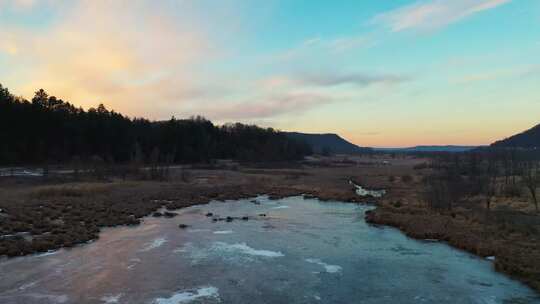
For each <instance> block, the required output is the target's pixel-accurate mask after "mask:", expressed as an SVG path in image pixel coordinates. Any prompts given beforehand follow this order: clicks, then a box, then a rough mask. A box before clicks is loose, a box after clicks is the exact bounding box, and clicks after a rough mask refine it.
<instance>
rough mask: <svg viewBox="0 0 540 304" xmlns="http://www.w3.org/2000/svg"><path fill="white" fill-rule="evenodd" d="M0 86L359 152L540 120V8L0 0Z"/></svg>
mask: <svg viewBox="0 0 540 304" xmlns="http://www.w3.org/2000/svg"><path fill="white" fill-rule="evenodd" d="M0 83H1V84H2V85H3V86H5V87H8V88H9V89H10V91H11V92H12V93H14V94H15V95H22V96H24V97H26V98H31V97H32V95H33V92H34V91H36V89H39V88H43V89H45V90H46V91H47V92H49V93H50V94H52V95H55V96H57V97H60V98H62V99H64V100H67V101H70V102H72V103H74V104H76V105H80V106H83V107H84V108H89V107H92V106H97V105H98V104H99V103H104V104H105V105H106V106H107V107H108V108H111V109H114V110H116V111H118V112H121V113H125V114H127V115H129V116H143V117H147V118H151V119H168V118H170V117H171V116H173V115H174V116H175V117H177V118H182V117H188V116H191V115H196V114H201V115H203V116H205V117H207V118H209V119H212V120H213V121H215V122H216V123H225V122H232V121H240V122H245V123H255V124H258V125H261V126H268V127H274V128H277V129H281V130H287V131H289V130H295V131H301V132H310V133H339V134H340V135H342V136H343V137H345V138H347V139H349V140H350V141H352V142H354V143H356V144H358V145H361V146H386V147H397V146H412V145H430V144H437V145H438V144H464V145H468V144H472V145H476V144H488V143H490V142H492V141H494V140H496V139H500V138H503V137H506V136H509V135H512V134H514V133H516V132H520V131H523V130H525V129H528V128H530V127H532V126H533V125H536V124H538V123H540V1H538V0H425V1H407V0H376V1H375V0H372V1H368V0H349V1H345V0H342V1H327V0H309V1H308V0H305V1H300V0H264V1H263V0H261V1H258V0H249V1H248V0H243V1H242V0H192V1H188V0H184V1H181V0H178V1H138V0H130V1H127V0H126V1H120V0H117V1H100V0H92V1H90V0H89V1H67V0H66V1H60V0H59V1H55V0H0Z"/></svg>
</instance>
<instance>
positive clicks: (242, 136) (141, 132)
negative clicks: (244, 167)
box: [0, 85, 311, 165]
mask: <svg viewBox="0 0 540 304" xmlns="http://www.w3.org/2000/svg"><path fill="white" fill-rule="evenodd" d="M0 128H1V130H2V131H1V132H0V164H2V165H18V164H43V163H62V162H69V161H73V160H77V161H85V160H89V159H92V158H100V159H102V160H103V161H107V162H110V163H124V162H129V161H139V162H143V163H146V162H150V161H152V162H155V161H159V162H167V163H186V162H208V161H210V160H212V159H236V160H241V161H284V160H295V159H300V158H302V157H303V156H305V155H307V154H310V153H311V149H310V147H309V146H308V145H307V144H305V143H303V142H299V141H295V140H292V139H290V138H289V137H287V136H286V135H285V134H284V133H282V132H279V131H276V130H274V129H271V128H260V127H257V126H254V125H245V124H240V123H235V124H226V125H223V126H216V125H214V124H213V123H212V122H211V121H209V120H207V119H205V118H203V117H199V116H198V117H192V118H189V119H175V118H174V117H173V118H171V119H170V120H168V121H150V120H148V119H144V118H129V117H127V116H124V115H122V114H120V113H117V112H115V111H112V110H108V109H107V108H106V107H105V106H104V105H102V104H101V105H99V106H98V107H97V108H90V109H88V110H84V109H82V108H79V107H76V106H74V105H73V104H71V103H69V102H66V101H63V100H62V99H59V98H56V97H55V96H50V95H48V94H47V93H46V92H45V91H44V90H43V89H40V90H38V91H37V92H36V93H35V96H34V97H33V98H32V100H26V99H24V98H21V97H16V96H14V95H13V94H11V93H10V92H9V90H8V89H7V88H4V87H3V86H2V85H0Z"/></svg>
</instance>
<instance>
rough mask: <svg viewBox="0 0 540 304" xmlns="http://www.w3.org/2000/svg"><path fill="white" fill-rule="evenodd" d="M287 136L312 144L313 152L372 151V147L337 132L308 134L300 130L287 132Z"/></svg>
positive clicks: (343, 152)
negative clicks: (361, 144)
mask: <svg viewBox="0 0 540 304" xmlns="http://www.w3.org/2000/svg"><path fill="white" fill-rule="evenodd" d="M287 136H289V137H290V138H292V139H295V140H300V141H303V142H305V143H307V144H308V145H310V146H311V148H312V149H313V152H315V153H322V152H323V150H325V149H328V150H329V152H331V153H339V154H354V153H365V152H369V151H371V148H363V147H359V146H357V145H355V144H353V143H350V142H349V141H347V140H345V139H343V138H342V137H340V136H339V135H337V134H332V133H329V134H307V133H298V132H287Z"/></svg>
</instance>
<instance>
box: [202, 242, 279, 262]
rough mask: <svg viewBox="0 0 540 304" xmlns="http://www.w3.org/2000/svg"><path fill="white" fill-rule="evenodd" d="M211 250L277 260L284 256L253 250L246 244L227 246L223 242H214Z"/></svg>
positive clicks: (275, 252) (277, 253) (272, 252)
mask: <svg viewBox="0 0 540 304" xmlns="http://www.w3.org/2000/svg"><path fill="white" fill-rule="evenodd" d="M212 250H215V251H222V252H227V253H236V254H245V255H252V256H262V257H267V258H277V257H282V256H284V254H283V253H281V252H279V251H270V250H259V249H254V248H252V247H249V246H248V245H247V244H246V243H236V244H228V243H223V242H215V243H214V245H213V246H212Z"/></svg>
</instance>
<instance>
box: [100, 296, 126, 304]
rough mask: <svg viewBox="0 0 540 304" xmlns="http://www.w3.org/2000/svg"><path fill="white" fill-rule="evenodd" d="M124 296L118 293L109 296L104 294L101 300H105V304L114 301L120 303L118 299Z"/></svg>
mask: <svg viewBox="0 0 540 304" xmlns="http://www.w3.org/2000/svg"><path fill="white" fill-rule="evenodd" d="M121 297H122V294H121V293H120V294H117V295H108V296H103V297H102V298H101V301H103V303H105V304H114V303H119V302H118V301H120V298H121Z"/></svg>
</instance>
